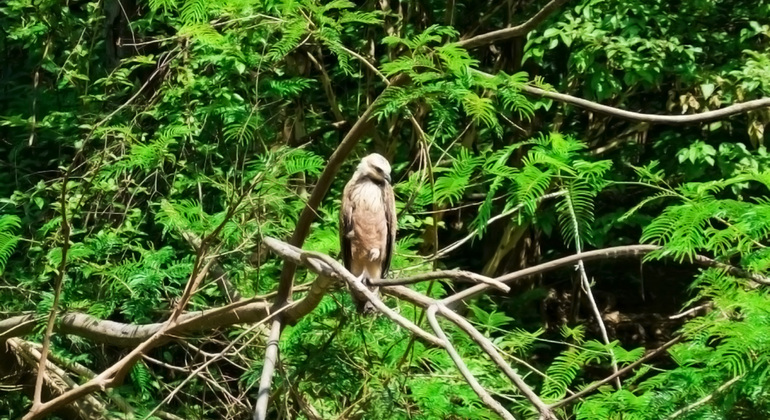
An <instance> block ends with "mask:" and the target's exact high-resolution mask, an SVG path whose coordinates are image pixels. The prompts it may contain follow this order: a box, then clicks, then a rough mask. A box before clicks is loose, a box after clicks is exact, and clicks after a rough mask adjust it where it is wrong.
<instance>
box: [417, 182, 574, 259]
mask: <svg viewBox="0 0 770 420" xmlns="http://www.w3.org/2000/svg"><path fill="white" fill-rule="evenodd" d="M564 193H565V192H564V191H556V192H552V193H549V194H545V195H544V196H542V197H540V198H539V199H538V200H537V201H538V202H540V201H545V200H547V199H549V198H554V197H558V196H560V195H564ZM522 208H524V203H521V204H518V205H516V206H514V207H513V208H511V209H510V210H508V211H504V212H502V213H500V214H498V215H497V216H495V217H492V218H490V219H489V220H487V226H489V225H491V224H492V223H494V222H496V221H498V220H500V219H503V218H505V217H508V216H510V215H512V214H513V213H516V212H517V211H519V210H521V209H522ZM480 230H481V229H480V228H479V229H476V230H474V231H473V232H471V233H469V234H468V235H467V236H466V237H464V238H462V239H460V240H458V241H456V242H454V243H453V244H451V245H449V246H447V247H445V248H444V249H442V250H440V251H439V252H437V253H436V254H435V255H433V256H431V258H430V259H429V260H434V259H438V258H443V257H444V256H446V255H447V254H449V253H450V252H452V251H454V250H455V249H457V248H459V247H460V246H461V245H462V244H464V243H466V242H468V241H470V240H471V239H473V238H474V237H475V236H476V235H478V233H479V231H480Z"/></svg>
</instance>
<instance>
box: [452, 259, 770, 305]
mask: <svg viewBox="0 0 770 420" xmlns="http://www.w3.org/2000/svg"><path fill="white" fill-rule="evenodd" d="M661 249H662V247H660V246H657V245H624V246H616V247H611V248H603V249H596V250H593V251H587V252H583V253H580V254H574V255H569V256H566V257H563V258H559V259H557V260H553V261H549V262H547V263H543V264H539V265H536V266H534V267H529V268H525V269H523V270H519V271H514V272H513V273H508V274H504V275H502V276H500V277H498V278H496V280H498V281H500V282H502V283H506V284H509V283H511V282H513V281H515V280H520V279H523V278H527V277H530V276H534V275H537V274H542V273H546V272H548V271H552V270H555V269H557V268H561V267H564V266H568V265H571V264H577V262H578V261H580V260H582V261H583V262H589V261H594V260H604V259H610V258H619V257H633V256H642V255H647V254H649V253H651V252H654V251H659V250H661ZM664 256H667V255H664ZM669 257H671V256H669ZM691 262H692V263H693V264H696V265H701V266H704V267H711V268H717V269H720V270H724V271H725V272H727V273H728V274H730V275H733V276H736V277H743V278H747V279H749V280H752V281H754V282H757V283H761V284H770V279H767V278H765V277H763V276H760V275H758V274H754V273H748V272H746V271H744V270H742V269H740V268H738V267H734V266H731V265H727V264H724V263H720V262H718V261H715V260H713V259H711V258H708V257H704V256H702V255H696V256H695V257H693V259H692V261H691ZM488 289H489V286H487V285H486V284H479V285H476V286H473V287H470V288H468V289H465V290H463V291H461V292H458V293H455V294H454V295H452V296H449V297H447V298H445V299H444V300H443V301H442V302H443V303H444V304H445V305H450V304H453V303H456V302H458V301H461V300H464V299H468V298H472V297H474V296H478V295H479V294H481V293H484V292H486V291H487V290H488Z"/></svg>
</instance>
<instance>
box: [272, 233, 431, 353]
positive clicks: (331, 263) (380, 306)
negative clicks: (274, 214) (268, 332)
mask: <svg viewBox="0 0 770 420" xmlns="http://www.w3.org/2000/svg"><path fill="white" fill-rule="evenodd" d="M263 243H264V244H265V245H267V247H268V248H270V249H271V250H273V252H275V253H276V254H277V255H278V256H279V257H281V258H282V259H283V260H284V261H286V262H293V263H294V264H301V265H304V266H305V267H307V268H308V269H310V270H311V271H313V272H315V273H316V274H318V275H320V276H327V277H333V278H339V279H342V280H344V281H346V282H347V283H348V285H349V286H350V287H351V288H352V289H354V290H355V291H356V292H358V293H360V294H362V295H364V296H366V298H367V299H369V300H370V301H371V302H372V304H374V306H375V308H377V310H379V311H380V312H382V314H383V315H385V316H387V317H388V318H390V319H391V320H393V322H395V323H397V324H398V325H400V326H402V327H403V328H406V329H407V330H409V331H411V332H412V333H413V334H414V335H416V336H417V337H419V338H422V339H423V340H425V341H426V342H428V343H431V344H433V345H435V346H439V347H441V346H442V344H441V341H440V340H439V339H437V338H436V337H435V336H434V335H431V334H429V333H428V332H426V331H425V330H423V329H422V328H420V327H418V326H417V325H415V324H414V323H413V322H412V321H409V320H408V319H406V318H404V317H403V316H401V315H400V314H398V313H396V312H395V311H394V310H392V309H390V308H389V307H388V306H387V305H385V304H384V303H383V302H382V300H380V299H379V298H378V297H377V295H376V294H374V292H372V291H371V290H369V289H368V288H367V287H366V286H364V285H363V283H361V282H359V281H358V279H357V278H356V276H354V275H353V274H351V273H350V271H348V270H347V269H345V267H343V266H342V265H341V264H340V263H338V262H337V261H335V260H334V259H333V258H331V257H329V256H328V255H325V254H319V253H317V252H310V251H303V250H301V249H299V248H297V247H295V246H292V245H289V244H287V243H285V242H282V241H279V240H278V239H275V238H269V237H266V238H264V239H263ZM313 260H315V261H318V263H315V262H314V261H313Z"/></svg>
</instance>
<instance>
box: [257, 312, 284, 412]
mask: <svg viewBox="0 0 770 420" xmlns="http://www.w3.org/2000/svg"><path fill="white" fill-rule="evenodd" d="M280 339H281V320H280V319H278V318H277V319H275V320H274V321H273V325H272V326H271V327H270V336H269V338H268V339H267V347H266V348H265V364H264V365H263V366H262V376H260V379H259V393H258V394H257V403H256V406H255V408H254V420H265V419H266V418H267V403H268V402H269V400H270V384H271V383H272V382H273V372H274V371H275V363H276V361H277V360H278V342H279V340H280Z"/></svg>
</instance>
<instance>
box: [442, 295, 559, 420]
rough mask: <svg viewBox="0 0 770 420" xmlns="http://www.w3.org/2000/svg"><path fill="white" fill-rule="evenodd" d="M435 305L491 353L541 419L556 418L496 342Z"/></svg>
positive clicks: (468, 323)
mask: <svg viewBox="0 0 770 420" xmlns="http://www.w3.org/2000/svg"><path fill="white" fill-rule="evenodd" d="M433 307H435V308H437V309H438V312H439V313H440V314H441V316H443V317H444V318H446V319H448V320H450V321H452V322H453V323H454V324H455V325H457V326H458V327H460V329H462V330H463V331H465V333H466V334H468V336H469V337H471V339H472V340H473V341H475V342H476V344H478V345H479V347H481V349H482V350H484V352H485V353H486V354H487V355H489V357H490V358H491V359H492V361H493V362H495V364H496V365H497V366H498V367H499V368H500V369H502V371H503V373H505V376H507V377H508V379H510V380H511V382H513V384H514V385H516V387H517V388H519V391H521V393H522V394H524V396H525V397H526V398H527V399H528V400H529V401H530V402H531V403H532V404H533V405H534V406H535V408H537V411H539V412H540V419H542V420H556V416H554V414H553V412H552V411H551V408H550V407H548V405H546V404H545V403H544V402H543V400H541V399H540V397H538V396H537V394H535V392H534V391H532V388H530V387H529V385H527V383H526V382H524V379H522V378H521V376H519V374H517V373H516V372H515V371H514V370H513V369H511V366H510V365H508V363H506V362H505V359H503V357H502V356H501V355H500V353H499V352H498V351H497V349H495V346H494V344H492V342H491V341H489V339H488V338H486V337H484V335H483V334H481V333H480V332H479V330H477V329H476V328H474V327H473V325H471V323H470V322H468V320H467V319H465V318H463V317H461V316H460V315H458V314H457V313H456V312H454V311H452V310H451V309H449V308H447V307H446V306H444V305H442V304H440V303H438V304H436V305H434V306H433ZM428 312H430V309H428Z"/></svg>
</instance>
